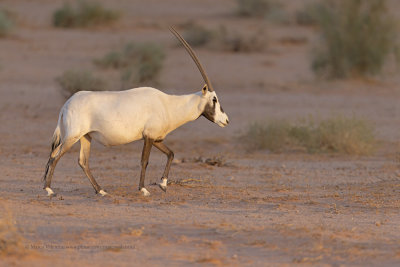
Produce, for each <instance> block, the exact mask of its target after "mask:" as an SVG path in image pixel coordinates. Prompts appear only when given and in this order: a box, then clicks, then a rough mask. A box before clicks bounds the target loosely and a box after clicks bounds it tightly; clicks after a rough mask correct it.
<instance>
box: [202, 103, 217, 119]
mask: <svg viewBox="0 0 400 267" xmlns="http://www.w3.org/2000/svg"><path fill="white" fill-rule="evenodd" d="M201 115H203V116H204V117H206V118H207V119H208V120H210V121H212V122H215V121H214V116H215V102H214V101H213V104H212V105H211V104H210V103H207V105H206V106H205V107H204V111H203V113H202V114H201Z"/></svg>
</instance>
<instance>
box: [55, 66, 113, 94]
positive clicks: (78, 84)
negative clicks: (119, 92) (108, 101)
mask: <svg viewBox="0 0 400 267" xmlns="http://www.w3.org/2000/svg"><path fill="white" fill-rule="evenodd" d="M56 81H57V83H58V84H59V85H60V87H61V93H62V95H63V96H64V97H65V98H69V97H71V96H72V95H73V94H75V93H76V92H79V91H104V90H106V83H105V82H104V80H102V79H100V78H97V77H95V76H94V75H93V74H92V73H91V72H89V71H86V70H83V71H82V70H68V71H66V72H64V73H63V74H62V75H61V76H60V77H58V78H57V79H56Z"/></svg>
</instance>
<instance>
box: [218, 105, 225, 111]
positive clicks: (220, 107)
mask: <svg viewBox="0 0 400 267" xmlns="http://www.w3.org/2000/svg"><path fill="white" fill-rule="evenodd" d="M219 109H220V110H221V112H222V113H225V112H224V109H223V108H222V106H221V105H219Z"/></svg>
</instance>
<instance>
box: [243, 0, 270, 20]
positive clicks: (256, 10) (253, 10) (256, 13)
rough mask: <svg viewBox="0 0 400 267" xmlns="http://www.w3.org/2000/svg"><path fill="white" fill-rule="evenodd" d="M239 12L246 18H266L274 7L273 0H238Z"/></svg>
mask: <svg viewBox="0 0 400 267" xmlns="http://www.w3.org/2000/svg"><path fill="white" fill-rule="evenodd" d="M236 3H237V12H238V14H239V15H241V16H245V17H264V16H266V15H267V14H268V12H269V11H270V10H271V8H272V7H273V3H272V2H271V0H236Z"/></svg>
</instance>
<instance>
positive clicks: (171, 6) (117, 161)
mask: <svg viewBox="0 0 400 267" xmlns="http://www.w3.org/2000/svg"><path fill="white" fill-rule="evenodd" d="M62 2H63V1H53V0H40V1H29V0H19V1H11V0H8V1H1V2H0V5H1V6H2V7H6V8H7V9H9V10H11V11H13V12H15V13H16V14H17V15H18V27H17V29H16V31H15V32H14V34H13V35H12V36H11V37H9V38H7V39H1V40H0V122H1V123H0V125H1V127H0V205H1V210H0V212H1V213H0V217H1V215H4V214H5V211H6V210H8V211H10V212H11V213H12V215H13V217H14V219H15V222H16V226H17V231H18V233H19V234H20V235H21V237H22V241H21V242H22V246H23V248H21V249H20V251H19V253H17V255H12V254H9V255H2V256H0V266H21V265H27V266H50V265H52V266H70V265H71V264H72V263H73V264H79V265H80V266H85V265H89V264H90V265H94V264H96V265H105V266H107V265H112V266H132V265H137V266H139V265H142V264H143V265H144V264H146V265H147V266H166V265H170V266H171V265H173V266H184V265H197V266H200V265H228V266H239V265H240V266H288V265H294V264H296V265H318V266H342V265H352V266H398V265H399V264H400V231H399V230H400V212H399V208H400V201H399V194H400V178H399V156H398V155H399V154H398V151H399V143H398V140H400V131H399V130H400V129H399V125H400V107H399V105H398V103H399V100H400V87H399V86H398V80H399V79H398V75H384V76H383V77H378V78H377V79H375V80H352V81H344V82H326V81H318V80H316V79H315V78H314V76H313V74H312V73H311V71H310V70H309V63H308V62H309V55H310V53H311V51H312V40H313V39H314V38H316V37H315V32H314V30H313V29H311V28H305V27H299V26H296V25H293V24H287V25H277V24H273V23H268V22H265V21H262V20H257V19H242V18H237V17H236V16H235V15H234V14H233V13H232V10H234V7H235V3H234V1H228V0H221V1H211V0H207V1H190V3H189V1H183V0H173V1H172V0H169V1H155V0H151V1H128V0H118V1H113V3H112V4H111V3H109V2H108V1H103V2H104V3H106V4H107V5H108V6H111V7H114V8H116V9H119V10H122V11H123V14H124V16H123V17H122V19H121V20H120V21H119V22H117V23H115V24H114V25H111V26H105V27H98V28H94V29H89V30H79V29H77V30H60V29H55V28H53V27H51V26H50V25H51V24H50V22H51V13H52V11H53V10H54V9H56V8H57V7H58V6H60V5H61V4H62ZM287 3H288V4H287V5H288V9H289V10H291V9H296V8H297V7H298V6H299V5H300V6H301V5H302V4H303V3H304V2H303V1H287ZM189 19H194V20H195V21H197V22H199V23H201V24H203V25H205V26H208V27H210V28H213V27H218V26H219V25H221V24H224V25H227V26H229V27H232V28H236V29H237V30H240V31H243V32H246V31H255V30H256V29H257V27H260V26H262V27H265V28H266V32H267V34H268V49H267V50H266V51H265V52H262V53H251V54H242V53H239V54H233V53H229V52H223V51H213V50H211V49H203V48H202V49H197V51H198V54H199V57H200V58H201V60H202V61H203V63H204V65H205V66H206V68H207V70H208V72H209V74H210V76H211V79H212V80H213V82H214V85H215V87H216V90H217V93H218V95H219V97H220V99H221V101H222V103H223V106H224V109H225V110H226V112H227V113H228V115H229V116H230V121H231V124H230V125H229V127H227V128H224V129H222V128H219V127H218V126H217V125H214V124H211V123H210V122H208V121H207V120H205V119H204V118H200V119H199V120H197V121H195V122H192V123H189V124H187V125H185V126H183V127H182V128H180V129H178V130H176V132H174V133H172V134H171V135H170V136H169V137H168V138H167V139H166V144H168V145H169V146H170V147H171V148H172V149H173V150H174V152H175V155H176V159H177V161H176V162H175V163H174V164H173V166H172V169H171V173H170V179H171V180H172V181H173V182H175V183H174V184H171V185H170V186H169V188H168V191H167V193H164V192H162V191H161V190H160V189H159V188H158V187H157V186H155V185H152V184H154V183H155V182H158V181H159V178H160V177H161V173H162V170H163V166H164V164H165V160H166V159H165V157H164V155H162V154H161V153H160V152H159V151H157V150H155V149H154V150H153V151H152V154H151V158H150V164H149V168H148V171H147V177H146V184H147V185H148V186H147V188H148V189H149V191H150V192H151V196H150V197H147V198H145V197H143V196H141V195H140V194H139V192H138V191H137V185H138V180H139V170H140V166H139V162H140V153H141V152H140V151H141V146H142V142H141V141H140V142H136V143H133V144H129V145H125V146H120V147H112V148H104V147H103V146H101V145H99V144H95V145H94V147H93V149H92V155H91V168H92V171H93V173H94V175H95V177H97V181H98V182H99V184H100V185H102V186H103V187H104V188H105V189H106V190H107V191H108V192H109V193H110V194H111V196H108V197H100V196H98V195H95V194H94V192H93V189H92V187H91V185H90V184H89V181H88V180H87V178H86V177H85V176H84V174H83V172H82V171H81V169H80V167H79V166H78V164H77V158H78V149H79V145H75V146H74V147H73V149H71V151H70V152H69V153H67V154H66V155H65V156H64V157H63V158H62V160H61V161H60V162H59V164H58V166H57V168H56V172H55V177H54V179H53V184H52V186H53V189H54V191H56V193H58V195H57V196H56V197H53V198H51V199H49V198H48V197H47V196H46V194H45V192H44V191H43V190H42V182H41V177H42V175H43V171H44V167H45V163H46V161H47V157H48V153H49V149H50V140H51V136H52V133H53V131H54V128H55V126H56V123H57V118H58V112H59V109H60V107H61V106H62V104H63V102H64V99H63V98H62V97H61V94H60V93H59V91H58V88H57V84H56V83H55V80H54V79H55V77H57V76H59V75H60V74H61V73H62V72H63V71H65V70H67V69H70V68H88V69H93V70H95V68H94V67H93V64H92V60H93V59H94V58H97V57H99V56H102V55H103V54H104V53H106V52H108V51H109V50H111V49H117V48H119V47H121V46H122V45H123V44H124V43H126V42H128V41H154V42H159V43H161V44H163V45H165V47H166V49H167V54H168V57H167V59H166V62H165V68H164V69H163V73H162V75H161V78H160V80H161V84H160V86H159V88H160V89H161V90H163V91H164V92H167V93H173V94H185V93H191V92H195V91H197V90H199V89H200V88H201V86H202V81H201V77H200V75H199V74H198V72H197V70H196V69H195V67H194V65H193V63H192V62H191V60H190V58H189V57H188V56H187V55H186V54H185V51H184V49H183V48H181V47H177V46H176V45H175V43H174V39H173V37H172V35H171V34H170V33H169V32H168V30H167V26H168V25H171V24H179V23H183V22H186V21H188V20H189ZM289 37H290V38H293V37H295V38H300V39H305V40H306V41H305V42H301V43H296V42H295V43H290V42H287V40H288V38H289ZM290 38H289V39H290ZM100 73H101V74H102V75H104V77H105V78H107V79H109V80H110V84H111V85H113V84H114V83H115V82H114V81H113V79H115V75H113V74H110V73H107V72H103V73H102V72H100ZM332 114H345V115H350V116H351V115H355V116H357V117H363V118H367V119H369V120H370V121H371V122H373V123H374V125H375V126H376V129H377V130H376V135H377V137H378V139H379V140H380V143H381V146H380V149H379V150H378V151H377V152H376V153H375V154H374V155H372V156H369V157H350V156H341V155H307V154H302V153H286V154H270V153H268V151H260V152H257V153H247V152H246V151H245V150H244V149H243V148H242V147H241V146H240V144H238V142H237V139H236V137H237V135H238V134H239V133H240V132H241V131H243V130H244V129H245V128H246V126H247V125H248V124H249V123H250V122H252V121H254V120H265V119H268V118H285V119H296V118H299V117H303V116H309V115H312V116H315V117H317V118H324V117H328V116H331V115H332ZM199 157H202V158H203V159H207V158H213V157H217V158H222V159H224V164H223V166H220V167H218V166H210V165H208V164H206V163H203V162H199V161H198V160H197V159H199Z"/></svg>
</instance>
